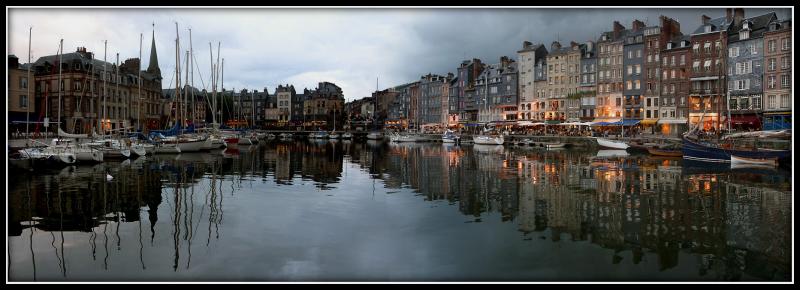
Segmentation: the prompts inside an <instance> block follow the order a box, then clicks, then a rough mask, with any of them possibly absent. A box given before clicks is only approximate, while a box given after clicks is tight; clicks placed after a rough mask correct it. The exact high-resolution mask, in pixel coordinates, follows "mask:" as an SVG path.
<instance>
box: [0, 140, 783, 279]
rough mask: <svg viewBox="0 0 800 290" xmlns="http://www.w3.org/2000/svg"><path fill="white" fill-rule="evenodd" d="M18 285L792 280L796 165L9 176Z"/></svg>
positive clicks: (152, 160)
mask: <svg viewBox="0 0 800 290" xmlns="http://www.w3.org/2000/svg"><path fill="white" fill-rule="evenodd" d="M8 183H9V185H8V186H9V188H8V206H7V210H8V211H9V213H8V215H9V220H8V231H9V236H8V243H9V245H8V251H9V257H8V259H9V261H8V265H9V272H8V279H9V280H10V281H789V280H790V279H791V269H792V267H791V261H792V259H791V257H792V254H793V253H792V251H791V250H792V245H791V241H792V222H791V217H792V212H791V209H792V204H791V203H792V196H791V176H790V172H788V171H785V170H778V169H751V168H745V169H731V168H730V166H728V167H727V168H725V167H722V168H719V167H717V168H713V167H708V166H705V165H701V166H696V165H690V164H686V163H685V162H684V161H683V160H681V159H680V158H655V157H652V156H648V155H635V154H634V155H630V154H627V153H625V152H624V151H622V152H619V151H607V150H601V151H597V150H591V149H577V148H576V149H560V150H546V149H539V148H531V147H527V146H511V145H505V146H502V145H499V146H491V145H461V146H458V145H453V144H441V143H401V144H390V143H388V142H378V141H347V140H343V141H337V140H317V141H314V140H311V141H294V142H279V141H273V142H267V143H266V144H264V142H262V144H261V145H254V146H239V148H238V149H225V150H213V151H211V152H202V153H184V154H164V155H155V156H146V157H141V158H138V159H130V160H125V161H117V162H104V163H101V164H96V165H77V166H69V167H64V168H57V169H50V170H43V171H36V172H25V171H22V170H16V171H15V172H12V173H10V174H9V176H8Z"/></svg>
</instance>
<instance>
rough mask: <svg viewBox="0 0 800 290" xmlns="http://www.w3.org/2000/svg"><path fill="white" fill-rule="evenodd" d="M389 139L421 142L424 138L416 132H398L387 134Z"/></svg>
mask: <svg viewBox="0 0 800 290" xmlns="http://www.w3.org/2000/svg"><path fill="white" fill-rule="evenodd" d="M389 141H392V142H422V141H425V138H424V137H422V136H419V135H416V134H400V133H393V134H392V135H391V136H389Z"/></svg>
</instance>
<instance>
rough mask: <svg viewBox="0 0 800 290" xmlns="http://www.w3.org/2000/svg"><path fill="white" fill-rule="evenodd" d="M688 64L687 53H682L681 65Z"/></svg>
mask: <svg viewBox="0 0 800 290" xmlns="http://www.w3.org/2000/svg"><path fill="white" fill-rule="evenodd" d="M685 64H686V55H683V54H681V65H685Z"/></svg>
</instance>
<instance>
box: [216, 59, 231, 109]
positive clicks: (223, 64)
mask: <svg viewBox="0 0 800 290" xmlns="http://www.w3.org/2000/svg"><path fill="white" fill-rule="evenodd" d="M220 73H221V75H222V76H221V77H220V87H221V88H222V107H223V110H224V108H225V59H224V58H223V59H222V66H221V67H220ZM231 99H233V98H231ZM219 119H220V120H221V121H222V122H225V120H222V111H220V112H219Z"/></svg>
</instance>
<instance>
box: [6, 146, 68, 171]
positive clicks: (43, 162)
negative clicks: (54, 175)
mask: <svg viewBox="0 0 800 290" xmlns="http://www.w3.org/2000/svg"><path fill="white" fill-rule="evenodd" d="M19 152H20V154H21V155H22V156H23V158H28V159H30V162H31V165H32V166H34V167H38V166H47V165H51V164H74V163H75V162H77V161H78V158H77V157H76V156H75V154H74V153H72V152H66V151H63V150H58V149H54V148H49V147H45V148H25V149H22V150H20V151H19Z"/></svg>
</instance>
